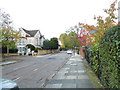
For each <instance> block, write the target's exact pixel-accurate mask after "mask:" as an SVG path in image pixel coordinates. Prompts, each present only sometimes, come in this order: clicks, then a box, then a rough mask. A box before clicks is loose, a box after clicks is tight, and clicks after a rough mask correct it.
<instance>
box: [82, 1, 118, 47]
mask: <svg viewBox="0 0 120 90" xmlns="http://www.w3.org/2000/svg"><path fill="white" fill-rule="evenodd" d="M115 5H116V1H115V2H113V3H112V4H111V5H110V8H109V9H105V10H104V12H105V13H106V14H107V16H106V17H104V18H103V17H102V16H97V17H96V16H94V19H95V20H96V21H97V25H96V26H94V25H88V24H82V23H80V25H83V26H84V28H86V29H87V30H88V31H92V30H95V31H96V32H95V33H93V34H92V36H93V37H94V40H93V39H91V37H90V35H88V39H89V41H90V44H91V45H95V44H99V41H100V39H101V37H102V36H103V35H104V33H105V32H106V31H107V30H108V29H110V28H111V27H113V26H115V25H116V24H117V23H116V22H115V20H116V19H117V15H115V12H116V10H117V9H116V8H115Z"/></svg>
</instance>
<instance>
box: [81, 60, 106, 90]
mask: <svg viewBox="0 0 120 90" xmlns="http://www.w3.org/2000/svg"><path fill="white" fill-rule="evenodd" d="M83 64H84V66H85V68H86V72H87V74H88V76H89V78H90V79H91V81H92V83H93V85H94V88H101V89H102V90H104V88H103V86H102V84H101V83H100V80H99V79H98V77H97V76H96V74H95V73H94V72H93V71H92V69H91V67H90V66H89V64H88V62H87V61H86V59H83Z"/></svg>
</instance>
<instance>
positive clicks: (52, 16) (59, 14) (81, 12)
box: [0, 0, 115, 39]
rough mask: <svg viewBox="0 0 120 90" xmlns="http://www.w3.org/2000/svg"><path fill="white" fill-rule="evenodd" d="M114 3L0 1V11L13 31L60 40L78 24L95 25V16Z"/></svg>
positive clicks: (89, 0)
mask: <svg viewBox="0 0 120 90" xmlns="http://www.w3.org/2000/svg"><path fill="white" fill-rule="evenodd" d="M114 1H115V0H0V8H2V9H4V11H5V12H6V13H9V14H10V16H11V19H12V21H13V24H14V27H16V28H17V29H18V28H20V27H23V28H25V29H27V30H38V29H39V30H40V32H41V34H43V35H44V36H45V38H46V39H50V38H52V37H57V38H59V36H60V34H61V33H65V31H66V30H68V29H69V28H70V27H73V26H75V25H78V23H79V22H81V23H85V24H90V25H95V24H96V21H95V20H94V19H93V17H94V15H96V16H99V15H100V16H103V17H104V16H105V13H104V11H103V9H107V8H109V6H110V4H111V3H112V2H114Z"/></svg>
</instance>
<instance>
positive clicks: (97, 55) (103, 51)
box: [85, 25, 120, 88]
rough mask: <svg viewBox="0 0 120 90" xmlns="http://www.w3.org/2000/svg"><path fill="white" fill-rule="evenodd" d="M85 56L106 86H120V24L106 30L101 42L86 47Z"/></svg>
mask: <svg viewBox="0 0 120 90" xmlns="http://www.w3.org/2000/svg"><path fill="white" fill-rule="evenodd" d="M85 58H86V60H87V61H88V63H89V64H90V65H91V68H92V69H93V71H94V72H95V73H96V74H97V76H98V78H99V79H100V81H101V83H102V84H103V86H104V87H105V88H120V75H119V70H120V25H117V26H115V27H112V28H111V29H109V30H108V31H106V32H105V34H104V36H103V37H102V38H101V40H100V43H99V44H97V45H94V46H92V47H87V48H85Z"/></svg>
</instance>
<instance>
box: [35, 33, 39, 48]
mask: <svg viewBox="0 0 120 90" xmlns="http://www.w3.org/2000/svg"><path fill="white" fill-rule="evenodd" d="M34 44H35V46H38V45H39V46H40V32H37V33H36V35H35V36H34Z"/></svg>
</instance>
